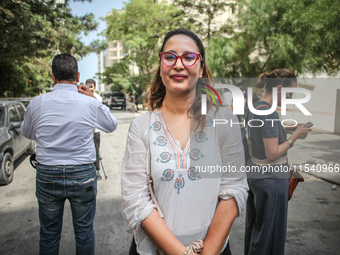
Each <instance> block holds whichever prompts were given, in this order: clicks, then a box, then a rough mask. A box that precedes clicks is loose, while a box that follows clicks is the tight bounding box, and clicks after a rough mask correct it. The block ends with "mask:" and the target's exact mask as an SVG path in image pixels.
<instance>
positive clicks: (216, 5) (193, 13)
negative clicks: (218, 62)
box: [174, 0, 236, 41]
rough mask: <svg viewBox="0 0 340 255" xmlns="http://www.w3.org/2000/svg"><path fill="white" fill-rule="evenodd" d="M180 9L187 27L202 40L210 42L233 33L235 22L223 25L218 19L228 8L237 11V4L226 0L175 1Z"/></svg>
mask: <svg viewBox="0 0 340 255" xmlns="http://www.w3.org/2000/svg"><path fill="white" fill-rule="evenodd" d="M174 4H176V5H177V6H178V7H179V9H180V12H179V15H180V16H182V17H185V20H186V23H185V25H186V27H187V28H188V29H191V30H193V31H195V32H196V33H197V34H198V35H200V36H201V39H203V40H205V39H207V40H208V41H209V40H210V39H211V38H216V37H218V36H220V35H221V34H229V33H231V32H232V31H233V22H232V21H231V20H229V21H228V22H225V23H224V24H221V23H220V22H219V21H218V20H217V19H216V18H217V17H218V16H220V15H223V14H224V13H225V12H226V10H227V9H228V8H231V10H232V13H235V11H236V9H235V8H236V4H235V3H233V2H229V1H225V0H174Z"/></svg>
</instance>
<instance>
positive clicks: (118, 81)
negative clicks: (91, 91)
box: [97, 61, 131, 91]
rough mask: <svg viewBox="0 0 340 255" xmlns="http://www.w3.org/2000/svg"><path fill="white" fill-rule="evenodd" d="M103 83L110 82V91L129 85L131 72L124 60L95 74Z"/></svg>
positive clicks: (119, 89)
mask: <svg viewBox="0 0 340 255" xmlns="http://www.w3.org/2000/svg"><path fill="white" fill-rule="evenodd" d="M97 75H99V76H100V79H101V80H102V82H103V83H105V84H110V85H112V86H111V91H121V90H123V88H128V87H129V86H131V74H130V70H129V66H128V64H127V63H126V62H124V61H121V62H118V63H115V64H113V65H112V66H108V67H106V69H105V71H104V72H103V73H99V74H97Z"/></svg>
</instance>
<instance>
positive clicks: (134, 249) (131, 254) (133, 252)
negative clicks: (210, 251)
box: [129, 237, 231, 255]
mask: <svg viewBox="0 0 340 255" xmlns="http://www.w3.org/2000/svg"><path fill="white" fill-rule="evenodd" d="M129 255H139V254H138V253H137V245H136V242H135V238H134V237H133V238H132V243H131V246H130V251H129ZM221 255H231V251H230V246H229V242H228V244H227V246H226V247H225V249H224V251H223V252H222V253H221Z"/></svg>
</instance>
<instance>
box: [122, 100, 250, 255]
mask: <svg viewBox="0 0 340 255" xmlns="http://www.w3.org/2000/svg"><path fill="white" fill-rule="evenodd" d="M149 117H150V114H149V113H145V114H143V115H140V116H139V117H137V118H136V119H135V120H134V121H133V122H132V123H131V126H130V129H129V134H128V139H127V146H126V151H125V155H124V158H123V165H122V174H121V184H122V197H123V201H124V205H123V207H124V208H123V216H124V218H125V219H126V221H127V222H128V224H129V227H130V228H131V229H133V230H135V232H134V236H135V240H136V244H137V252H138V253H139V254H141V255H149V254H156V251H155V245H154V244H153V243H152V242H151V240H150V239H149V238H148V237H147V235H146V234H145V233H144V232H143V230H142V229H141V228H140V224H141V222H142V221H143V220H144V219H145V218H147V217H148V216H149V215H150V213H151V212H152V210H153V208H155V205H154V204H153V202H152V200H151V197H150V192H149V189H148V185H147V171H148V170H147V169H148V153H149V152H148V148H149V145H150V146H151V147H150V152H151V174H152V177H153V180H154V193H155V196H156V198H157V201H158V203H159V205H160V207H161V209H162V211H163V213H164V221H165V222H166V224H167V226H168V227H169V229H170V230H171V232H172V233H173V234H174V235H175V236H176V237H177V239H179V241H180V242H182V243H183V244H184V245H185V246H187V245H189V244H190V243H191V242H194V241H196V240H198V239H200V240H204V238H205V236H206V234H207V231H208V228H209V226H210V223H211V220H212V218H213V216H214V213H215V209H216V206H217V204H218V201H219V199H230V198H232V197H233V198H235V200H236V202H237V204H238V209H239V213H240V212H241V211H242V210H243V209H244V208H245V202H246V199H247V195H248V194H247V190H248V185H247V180H246V174H245V173H241V172H239V171H237V172H236V173H230V172H228V171H226V172H223V171H221V170H222V167H223V166H225V167H224V168H223V169H224V170H226V169H227V168H228V166H229V169H231V168H230V166H232V167H233V169H237V170H239V169H240V168H241V166H244V152H243V145H242V140H241V132H240V127H239V125H237V124H234V125H232V126H231V125H230V122H233V123H236V122H237V121H238V120H237V118H236V117H235V116H234V115H233V114H232V112H231V111H230V110H229V109H226V108H222V107H219V109H218V111H217V112H216V107H213V108H211V109H210V111H209V112H208V113H207V116H206V126H205V128H204V130H203V131H201V129H200V128H197V129H193V131H192V133H191V135H190V138H189V139H188V141H187V143H186V145H185V147H184V149H183V150H181V146H180V144H179V142H178V141H175V140H174V139H173V137H172V136H171V133H170V131H169V130H168V128H167V126H166V122H165V120H164V117H163V115H162V112H161V110H158V109H155V110H154V111H153V112H152V114H151V120H150V121H149ZM213 119H224V120H227V121H228V123H227V124H221V125H216V126H215V127H214V125H213ZM149 123H150V125H149ZM219 167H220V168H219ZM207 169H210V170H211V171H214V172H213V173H207V172H203V171H207ZM218 171H219V172H218Z"/></svg>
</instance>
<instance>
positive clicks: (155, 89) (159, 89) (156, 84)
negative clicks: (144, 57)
mask: <svg viewBox="0 0 340 255" xmlns="http://www.w3.org/2000/svg"><path fill="white" fill-rule="evenodd" d="M174 35H186V36H188V37H190V38H191V39H192V40H194V42H195V43H196V45H197V48H198V50H199V52H200V60H201V67H202V68H203V73H202V78H207V79H208V80H210V79H211V74H210V70H209V68H208V66H207V63H206V61H205V50H204V45H203V43H202V41H201V39H200V38H199V37H198V36H197V35H196V34H195V33H194V32H192V31H190V30H188V29H185V28H179V29H176V30H173V31H171V32H169V33H168V34H167V35H166V36H165V37H164V40H163V44H162V47H161V52H162V51H163V49H164V45H165V43H166V42H167V41H168V40H169V38H171V37H172V36H174ZM160 71H161V70H160V66H159V67H158V69H157V72H156V75H155V77H154V79H153V81H152V84H151V90H150V96H149V105H150V108H151V109H152V110H154V109H156V108H159V107H161V106H162V103H163V100H164V97H165V94H166V89H165V86H164V84H163V81H162V78H161V76H160ZM199 88H205V89H207V88H206V87H205V86H204V85H202V84H200V83H197V85H196V96H195V99H194V102H193V103H192V104H191V107H190V108H189V110H188V115H189V116H190V112H191V116H190V117H191V118H194V119H195V120H196V121H198V122H200V123H201V124H203V128H204V126H205V118H204V117H205V116H202V115H201V114H200V111H201V98H202V92H203V91H202V90H201V89H199ZM207 101H208V107H207V109H210V107H211V106H212V101H211V99H210V97H208V100H207Z"/></svg>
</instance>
